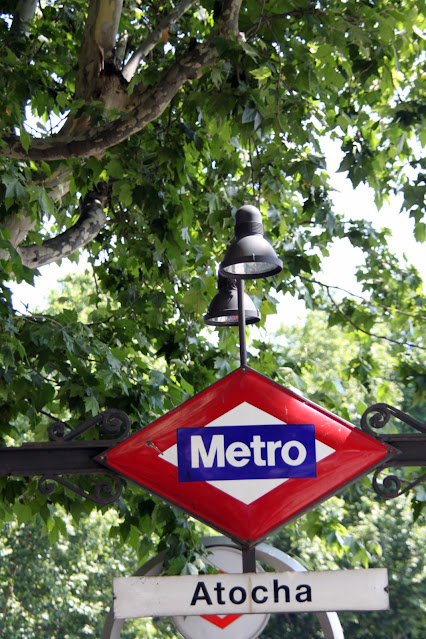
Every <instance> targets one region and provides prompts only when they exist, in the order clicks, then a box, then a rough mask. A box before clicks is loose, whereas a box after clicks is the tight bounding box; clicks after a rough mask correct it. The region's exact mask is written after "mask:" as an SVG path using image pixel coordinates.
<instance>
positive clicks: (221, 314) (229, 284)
mask: <svg viewBox="0 0 426 639" xmlns="http://www.w3.org/2000/svg"><path fill="white" fill-rule="evenodd" d="M218 288H219V292H218V294H217V295H215V297H214V298H213V299H212V301H211V303H210V306H209V308H208V310H207V313H206V314H205V315H204V323H205V324H208V325H209V326H238V292H237V286H236V282H235V280H231V279H227V278H224V277H221V276H219V278H218ZM244 310H245V313H244V314H245V323H246V324H255V323H256V322H258V321H259V320H260V313H259V311H258V310H257V308H256V307H255V305H254V303H253V300H251V299H250V297H249V296H248V295H247V294H246V293H244Z"/></svg>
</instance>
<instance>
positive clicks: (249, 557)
mask: <svg viewBox="0 0 426 639" xmlns="http://www.w3.org/2000/svg"><path fill="white" fill-rule="evenodd" d="M243 572H256V547H254V548H250V550H243Z"/></svg>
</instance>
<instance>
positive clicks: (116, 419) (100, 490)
mask: <svg viewBox="0 0 426 639" xmlns="http://www.w3.org/2000/svg"><path fill="white" fill-rule="evenodd" d="M95 427H98V428H99V435H100V437H101V438H102V439H99V440H97V441H95V442H94V441H82V442H81V443H80V445H81V446H84V445H85V444H86V445H87V446H89V445H90V446H92V445H94V444H101V443H103V444H106V445H107V446H106V447H108V448H109V447H111V446H113V445H116V444H118V443H119V442H120V441H122V440H123V439H125V438H126V437H127V436H128V435H129V432H130V419H129V417H128V416H127V415H126V413H124V412H123V411H120V410H115V409H110V410H106V411H104V412H103V413H100V414H99V415H96V416H95V417H92V418H91V419H89V420H88V421H87V422H85V423H84V424H82V425H81V426H78V427H77V428H75V429H74V430H71V431H68V432H67V431H66V425H65V424H64V423H63V422H55V423H54V424H52V425H51V426H50V428H49V431H48V432H49V440H50V441H51V442H53V443H54V444H60V443H62V444H66V445H68V447H69V452H71V450H72V449H74V448H75V447H76V446H78V442H76V439H77V438H78V437H81V436H82V435H84V434H85V433H87V432H88V431H90V430H91V429H92V428H95ZM64 450H65V454H66V453H67V450H66V446H65V449H63V448H62V447H61V453H62V455H63V454H64ZM85 471H86V472H85V474H90V473H92V474H97V475H103V476H104V478H103V479H102V480H100V481H98V482H96V484H95V485H94V487H93V490H91V491H90V492H89V491H87V490H84V489H82V488H81V487H80V486H77V485H76V484H74V483H72V482H71V481H69V480H68V479H65V478H64V477H63V476H62V475H61V474H60V473H57V472H54V473H52V472H49V473H46V474H44V475H43V476H42V477H41V478H40V480H39V482H38V488H39V490H40V492H41V493H42V494H43V495H52V494H53V492H54V490H55V483H56V484H60V485H62V486H64V487H65V488H68V489H69V490H72V491H73V492H74V493H76V494H77V495H80V496H81V497H84V498H85V499H89V500H90V501H92V502H94V503H95V504H98V505H107V504H111V503H112V502H114V501H116V500H117V499H118V498H119V497H120V496H121V493H122V490H123V485H122V482H121V479H120V478H119V476H118V475H115V474H113V473H110V472H108V471H104V470H103V469H102V467H101V466H100V465H99V467H96V466H95V467H94V468H93V469H90V470H88V469H87V468H86V469H85ZM73 474H80V473H79V472H76V473H73Z"/></svg>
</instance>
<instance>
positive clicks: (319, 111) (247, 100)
mask: <svg viewBox="0 0 426 639" xmlns="http://www.w3.org/2000/svg"><path fill="white" fill-rule="evenodd" d="M424 16H425V11H424V2H418V1H417V0H416V1H414V0H397V1H395V2H392V3H389V2H387V1H386V0H377V1H375V2H370V1H369V0H365V1H358V0H347V1H346V2H341V1H337V0H335V1H331V2H329V1H328V2H322V1H321V0H318V1H316V2H311V1H310V0H286V1H285V2H284V0H271V1H265V2H259V1H258V0H247V1H246V2H243V3H242V2H241V0H222V1H212V0H203V2H197V3H196V2H194V1H191V0H181V1H180V2H177V3H174V2H170V1H168V0H165V1H164V2H161V3H160V2H142V1H140V0H128V1H127V2H125V3H124V4H122V3H121V2H120V0H111V1H110V0H91V1H90V2H89V3H87V2H83V1H82V0H70V1H67V2H50V1H45V0H41V1H40V2H38V3H36V2H34V1H33V0H20V2H18V3H14V2H11V1H10V0H8V1H7V2H3V3H2V13H1V14H0V74H1V78H2V83H3V84H2V86H3V91H2V92H1V95H0V131H1V138H0V221H1V227H0V231H1V237H0V277H1V280H0V285H1V299H0V320H1V327H0V330H1V342H0V357H1V369H0V402H1V409H2V418H3V419H2V428H1V433H0V435H1V442H2V443H4V444H7V445H11V444H17V445H19V444H20V443H21V442H23V441H28V440H29V441H32V440H39V441H40V440H42V441H44V440H45V439H46V429H47V426H48V424H49V423H51V421H52V420H56V419H60V420H62V421H63V422H66V423H67V424H68V425H69V426H70V427H74V426H76V425H77V424H80V423H82V422H83V421H85V419H86V418H87V416H90V415H95V414H97V413H98V412H99V411H101V410H103V409H106V408H110V407H113V408H118V409H122V410H124V411H125V412H127V413H128V414H129V416H130V418H131V420H132V423H133V427H134V429H135V430H136V429H138V428H140V427H141V426H143V425H144V424H148V423H149V422H151V421H152V420H153V419H154V418H155V417H157V416H158V415H160V414H162V413H164V412H165V411H167V410H170V409H171V408H173V407H174V406H176V405H178V404H179V403H181V402H182V401H183V400H184V399H186V398H188V397H189V396H191V395H193V394H194V393H195V392H196V391H199V390H202V389H204V388H205V387H206V386H208V385H209V384H210V383H212V382H213V381H214V380H215V379H217V378H218V377H220V376H223V375H224V374H225V373H226V372H229V371H230V370H231V369H232V368H233V367H234V366H236V365H237V364H238V362H237V360H236V348H235V344H236V342H235V340H236V337H235V334H233V333H232V332H231V331H230V330H228V329H225V330H224V331H223V333H222V334H221V336H220V338H219V341H218V344H213V343H212V339H211V333H208V332H206V331H202V328H203V324H202V315H203V313H204V312H205V310H206V308H207V306H208V302H209V300H210V299H211V298H212V297H213V295H214V294H215V290H216V269H217V264H218V262H219V261H220V256H221V255H222V254H223V251H224V248H225V245H226V244H227V242H228V241H229V240H230V238H231V235H232V227H233V213H234V212H235V210H236V209H237V208H238V207H239V206H240V205H241V204H243V203H245V202H249V203H253V204H255V205H257V206H258V207H259V208H260V209H261V211H262V213H263V217H264V225H265V230H266V233H267V235H268V236H269V238H270V239H271V241H272V242H273V244H274V246H275V249H276V251H277V253H278V254H279V255H280V256H281V257H282V259H283V262H284V268H283V271H282V272H281V273H280V274H279V275H277V276H275V277H274V278H273V280H272V282H269V281H266V282H260V283H257V284H256V285H253V286H252V288H251V291H250V292H251V294H252V295H253V296H254V298H255V299H256V301H257V303H258V305H259V306H260V307H261V313H262V318H263V320H262V321H263V322H264V320H265V316H266V315H267V314H268V313H272V312H274V310H275V299H274V296H273V294H272V290H275V291H277V292H290V293H291V294H293V295H298V296H300V297H302V298H304V299H305V301H306V303H307V304H308V305H309V306H310V307H316V308H319V309H323V310H325V311H326V312H327V315H328V320H329V326H333V325H334V326H339V327H340V330H341V331H343V330H347V331H349V332H352V333H353V335H352V339H353V341H352V343H351V346H350V348H349V351H351V359H350V361H349V362H348V363H347V367H346V369H345V372H344V374H345V375H346V376H347V380H348V382H349V380H355V381H354V382H353V383H354V384H355V385H356V384H360V385H361V389H362V392H361V390H360V388H359V387H356V388H355V390H354V401H353V402H352V404H351V405H350V406H349V405H344V406H342V403H341V401H340V398H339V393H340V390H341V387H339V384H338V381H339V380H338V377H337V375H333V374H332V373H333V367H335V368H336V360H337V359H338V357H337V355H335V357H334V359H333V360H331V361H329V360H328V359H327V353H321V354H318V353H317V354H316V355H315V357H316V358H317V359H315V360H309V359H308V358H307V357H304V356H303V352H300V351H298V354H297V355H293V354H292V352H291V348H290V349H289V350H288V351H287V350H286V349H283V348H282V347H281V346H280V345H279V344H277V343H273V344H268V342H267V339H266V338H265V335H264V334H259V335H260V337H259V338H258V339H257V341H256V340H254V341H253V342H252V345H251V349H252V353H253V354H256V356H257V358H256V364H255V366H256V367H257V368H259V370H261V371H262V372H264V373H265V374H268V375H270V376H271V377H274V378H275V379H277V380H279V381H281V382H282V383H285V384H288V385H296V386H297V385H300V386H303V385H304V384H306V383H307V381H306V380H309V379H310V378H312V379H314V380H315V381H316V392H318V393H321V397H320V399H321V403H322V404H323V405H325V406H328V407H329V408H331V409H332V410H335V412H341V414H343V416H346V413H347V415H348V416H349V417H350V418H351V419H354V417H356V415H357V414H359V411H360V408H361V406H362V404H363V402H366V401H377V400H379V399H384V400H386V398H388V399H390V398H392V397H393V398H394V399H395V396H396V395H395V393H393V394H392V392H393V391H394V390H395V389H396V392H397V393H399V397H400V398H401V401H402V400H403V401H404V402H405V406H406V407H407V408H411V407H412V406H413V405H414V406H416V407H417V408H418V407H419V406H420V403H421V401H422V399H423V398H424V366H423V361H422V355H423V353H424V349H425V343H424V334H423V333H422V324H421V322H422V320H424V317H422V314H421V313H422V311H421V309H422V307H423V306H424V295H423V290H422V281H421V278H420V276H419V274H418V272H417V271H416V269H415V268H414V267H412V266H411V265H409V264H407V263H404V264H402V263H400V262H399V261H398V260H397V259H396V257H395V256H394V255H392V253H391V251H390V250H389V247H388V245H387V238H388V236H389V231H388V230H386V229H383V230H381V231H377V230H375V229H374V228H373V227H372V225H371V224H370V223H369V222H367V221H366V220H363V219H362V218H361V219H353V220H352V219H348V218H347V217H346V216H345V214H344V213H345V212H344V211H336V210H334V208H333V206H332V203H331V198H330V185H329V176H328V174H327V170H326V162H325V157H324V154H323V152H322V147H321V140H322V139H323V138H324V137H325V136H328V137H330V138H331V139H333V140H335V141H336V142H337V143H339V144H340V145H341V148H342V150H343V153H344V157H343V161H342V163H341V166H340V170H341V171H342V172H347V175H348V177H349V178H350V180H351V181H352V183H353V184H354V185H355V186H356V185H358V184H359V183H360V182H363V183H366V184H368V185H370V186H371V187H372V189H373V192H374V197H375V200H376V203H377V204H378V206H380V205H381V203H382V202H383V201H385V200H386V199H387V198H388V197H389V196H390V195H391V194H395V193H402V194H403V205H402V212H401V215H404V216H406V219H407V224H408V223H410V221H411V222H413V223H414V229H415V230H414V232H415V236H416V238H417V240H418V241H423V240H424V239H425V229H426V226H425V224H424V222H423V219H422V203H423V199H424V194H425V190H426V185H425V173H424V169H423V168H422V165H421V146H422V144H424V142H425V130H426V129H425V128H424V126H422V125H424V119H425V103H424V95H423V94H422V62H423V61H424V31H423V30H424V25H425V17H424ZM423 80H424V78H423ZM340 238H347V239H348V240H349V241H350V243H351V244H352V245H353V246H355V247H359V248H361V249H362V251H363V253H364V256H365V259H364V263H363V264H362V265H361V266H360V268H359V269H358V272H357V278H358V280H359V282H360V283H361V285H362V288H363V292H364V297H363V298H362V299H361V300H360V299H358V298H356V297H354V296H344V297H343V299H341V298H338V297H336V296H335V295H334V290H333V288H332V287H330V286H327V287H325V286H323V285H321V284H320V281H321V277H320V275H318V274H319V272H320V269H321V263H322V260H323V259H324V258H325V257H326V256H327V255H328V252H329V248H330V246H331V244H332V243H333V242H334V241H335V240H338V239H340ZM83 246H87V247H88V249H89V254H90V260H91V263H92V267H93V269H92V273H91V274H87V275H86V276H82V278H80V279H78V280H76V281H74V282H72V283H71V284H68V285H67V286H65V287H64V288H63V290H62V292H61V295H60V296H59V297H56V299H55V300H54V301H52V304H51V305H50V307H49V308H48V309H45V310H43V311H40V312H39V313H29V312H24V313H22V312H19V311H17V310H16V309H14V308H13V304H12V301H11V294H10V289H9V282H10V281H11V280H17V281H22V280H26V281H29V282H32V281H33V278H34V275H35V274H37V271H36V269H37V268H38V267H41V266H42V265H44V264H47V263H49V262H51V261H55V260H59V259H61V258H62V257H64V256H66V255H74V256H75V257H76V259H77V257H78V254H79V251H81V249H82V247H83ZM78 287H80V289H79V288H78ZM308 329H309V327H307V329H306V330H307V331H308ZM328 330H329V329H327V330H324V331H322V335H323V339H324V344H328V342H327V339H328V332H327V331H328ZM308 333H309V331H308ZM308 333H307V339H309V340H310V341H309V342H308V345H309V344H310V343H315V341H316V335H315V331H313V332H311V333H309V334H308ZM380 345H387V347H388V349H387V350H386V349H385V346H380ZM342 348H343V347H342ZM344 348H346V347H344ZM384 351H386V353H387V354H389V357H390V358H391V360H390V361H391V364H389V366H388V364H386V366H385V369H386V370H387V371H388V373H389V376H388V379H385V378H384V377H383V368H382V366H383V362H382V360H383V358H384V357H385V355H384ZM321 358H326V359H327V368H328V371H329V373H331V374H329V373H327V376H325V373H323V371H322V370H321V375H320V374H319V369H318V370H317V371H315V370H313V369H312V367H313V366H314V368H315V365H317V366H318V365H320V362H321V361H322V360H321ZM350 383H351V384H352V381H351V382H350ZM312 392H313V391H312ZM374 393H376V394H375V395H374ZM390 403H392V402H391V401H390ZM417 408H416V410H417ZM84 481H86V480H83V482H84ZM0 491H1V499H2V503H1V506H0V511H1V514H2V516H3V517H4V518H9V519H10V518H12V517H13V516H16V517H17V518H18V520H19V522H20V523H22V522H25V521H26V520H28V519H30V518H31V517H32V516H34V515H36V514H39V515H40V516H41V518H42V519H43V520H44V521H45V522H48V521H50V519H51V512H50V510H49V504H47V503H46V500H45V497H42V496H41V495H40V494H39V493H38V491H37V486H36V483H35V482H32V481H27V480H25V479H20V480H8V481H4V480H2V482H1V484H0ZM57 499H58V503H60V504H61V505H63V506H64V507H65V508H66V510H67V511H69V512H71V513H72V516H73V517H74V519H75V520H76V521H78V519H79V517H80V516H82V515H84V516H86V515H87V511H88V510H90V506H88V505H87V504H82V503H81V501H80V500H79V499H78V498H76V497H75V495H73V494H71V493H69V492H67V491H66V490H64V491H63V492H59V494H58V497H57ZM119 509H120V514H121V517H122V518H121V522H120V525H119V526H118V527H117V530H115V533H116V534H117V535H120V537H121V539H122V541H123V542H124V541H126V540H127V541H129V543H131V544H132V545H133V546H134V547H135V549H136V550H137V551H138V553H139V556H140V557H141V558H142V557H145V556H146V555H147V554H148V553H149V552H151V551H152V549H153V547H152V544H153V542H152V538H153V535H154V533H155V535H156V538H155V539H156V543H160V544H161V543H163V544H165V545H168V546H169V548H172V547H174V548H176V544H184V545H185V544H187V547H185V551H186V550H187V549H188V548H191V547H192V546H191V543H190V539H191V534H192V533H191V525H190V524H188V522H186V519H185V518H183V519H184V521H185V525H183V523H182V520H181V519H179V517H180V515H177V514H176V513H174V512H173V511H172V510H171V509H169V508H168V507H166V506H163V505H161V504H158V503H157V502H156V501H155V500H154V499H152V498H151V497H149V496H148V495H144V494H141V492H140V491H136V490H134V489H132V488H131V487H129V488H128V491H127V492H126V498H125V499H123V500H122V501H121V502H120V504H119ZM58 525H59V524H58ZM185 526H186V527H185ZM140 530H142V532H143V533H144V536H143V538H142V539H140V536H139V535H137V531H140ZM177 530H179V535H180V536H181V537H182V536H183V539H182V538H181V537H179V535H178V537H179V538H178V539H176V531H177ZM135 531H136V532H135ZM174 544H175V545H174ZM182 556H183V555H182ZM186 563H187V559H185V558H183V559H182V558H181V563H180V564H179V565H175V567H174V569H175V570H176V571H177V572H179V570H183V569H184V567H185V565H186Z"/></svg>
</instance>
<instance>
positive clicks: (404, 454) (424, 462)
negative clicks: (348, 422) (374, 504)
mask: <svg viewBox="0 0 426 639" xmlns="http://www.w3.org/2000/svg"><path fill="white" fill-rule="evenodd" d="M392 418H396V419H397V420H399V421H400V422H402V423H404V424H407V426H410V427H411V428H413V429H414V430H416V431H418V432H417V433H401V434H400V433H397V434H393V433H392V434H387V433H380V434H378V433H377V432H376V430H378V429H381V428H384V427H385V426H386V425H387V424H388V423H389V422H390V420H391V419H392ZM361 428H362V430H363V431H364V432H365V433H367V434H368V435H371V436H373V437H375V439H378V440H379V441H381V442H383V443H384V444H387V445H388V446H391V447H392V448H393V449H394V450H395V453H394V455H392V457H391V458H389V459H388V460H387V461H386V462H385V463H384V464H382V465H381V466H380V467H379V468H377V470H376V471H375V473H374V475H373V482H372V483H373V488H374V490H375V492H376V493H377V494H378V495H379V496H380V497H383V498H384V499H393V498H394V497H399V496H400V495H403V494H404V493H407V492H408V491H409V490H411V489H413V488H414V487H415V486H418V485H419V484H421V483H422V482H424V481H426V473H424V474H422V475H420V476H419V477H417V478H416V479H414V480H412V479H406V478H404V477H399V476H398V475H396V474H395V473H392V474H387V475H386V474H385V475H384V476H383V477H380V478H379V475H381V473H383V471H385V470H386V468H389V467H392V468H406V467H409V466H413V467H414V466H416V467H419V466H426V424H424V423H422V422H419V421H418V420H417V419H415V418H414V417H411V416H410V415H407V414H406V413H404V412H403V411H401V410H399V409H398V408H395V407H394V406H389V404H373V405H372V406H370V407H369V408H367V410H366V411H365V413H364V414H363V416H362V417H361Z"/></svg>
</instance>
